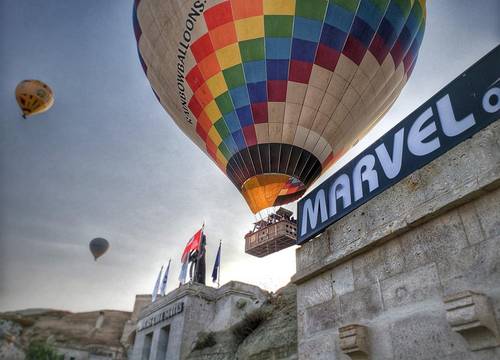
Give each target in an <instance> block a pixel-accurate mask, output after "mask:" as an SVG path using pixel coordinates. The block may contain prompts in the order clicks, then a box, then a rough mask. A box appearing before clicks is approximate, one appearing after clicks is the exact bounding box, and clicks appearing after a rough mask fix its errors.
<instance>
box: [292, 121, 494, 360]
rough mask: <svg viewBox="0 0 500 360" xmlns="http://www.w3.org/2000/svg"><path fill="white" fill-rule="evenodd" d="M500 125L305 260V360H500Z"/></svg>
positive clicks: (380, 202) (350, 218)
mask: <svg viewBox="0 0 500 360" xmlns="http://www.w3.org/2000/svg"><path fill="white" fill-rule="evenodd" d="M499 186H500V122H498V121H497V122H496V123H493V124H492V125H490V126H489V127H487V128H486V129H484V130H482V131H481V132H479V133H478V134H476V135H475V136H474V137H473V138H471V139H469V140H467V141H465V142H464V143H462V144H460V145H459V146H457V147H456V148H454V149H452V150H451V151H450V152H448V153H447V154H445V155H443V156H441V157H440V158H438V159H436V160H434V161H433V162H432V163H430V164H428V165H427V166H425V167H423V168H422V169H420V170H418V171H417V172H415V173H413V174H412V175H411V176H409V177H408V178H406V179H404V180H403V181H401V182H400V183H398V184H396V185H395V186H394V187H392V188H391V189H389V190H387V191H385V192H384V193H382V194H380V195H379V196H377V197H375V198H374V199H372V200H371V201H369V202H368V203H366V204H364V205H363V206H361V207H359V208H358V209H356V210H355V211H353V212H352V213H351V214H349V215H347V216H346V217H344V218H343V219H341V220H340V221H338V222H337V223H335V224H333V225H332V226H331V227H330V228H328V229H327V231H326V232H325V233H323V234H322V235H320V236H319V237H317V238H316V239H314V240H312V241H310V242H308V243H306V244H304V245H303V246H302V247H300V248H299V249H298V250H297V273H296V275H295V276H294V277H293V279H292V281H293V282H295V283H296V284H297V311H298V340H299V344H298V351H299V359H304V360H305V359H314V360H321V359H349V358H350V357H351V358H355V359H363V358H371V359H380V360H392V359H405V360H410V359H419V360H424V359H449V360H452V359H453V360H461V359H463V360H466V359H467V360H474V359H478V360H479V359H481V360H483V359H484V360H486V359H500V348H499V347H498V345H499V344H500V342H499V337H498V325H497V324H499V323H500V320H499V319H500V189H499Z"/></svg>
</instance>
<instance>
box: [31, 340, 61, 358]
mask: <svg viewBox="0 0 500 360" xmlns="http://www.w3.org/2000/svg"><path fill="white" fill-rule="evenodd" d="M63 359H64V355H59V354H58V353H57V351H56V349H54V347H53V346H52V345H50V344H48V343H47V342H42V341H32V342H31V343H30V344H29V346H28V350H27V352H26V360H63Z"/></svg>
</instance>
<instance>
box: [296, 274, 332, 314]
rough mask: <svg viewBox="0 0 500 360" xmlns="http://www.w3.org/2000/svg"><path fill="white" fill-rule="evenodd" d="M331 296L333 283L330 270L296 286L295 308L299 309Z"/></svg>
mask: <svg viewBox="0 0 500 360" xmlns="http://www.w3.org/2000/svg"><path fill="white" fill-rule="evenodd" d="M332 298H333V284H332V278H331V274H330V272H324V273H323V274H321V275H319V276H317V277H315V278H314V279H312V280H309V281H306V282H305V283H303V284H301V286H299V287H297V309H298V310H299V311H301V310H304V309H306V308H308V307H311V306H314V305H317V304H321V303H323V302H325V301H329V300H331V299H332Z"/></svg>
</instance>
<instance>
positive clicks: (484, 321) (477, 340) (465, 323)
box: [443, 291, 500, 350]
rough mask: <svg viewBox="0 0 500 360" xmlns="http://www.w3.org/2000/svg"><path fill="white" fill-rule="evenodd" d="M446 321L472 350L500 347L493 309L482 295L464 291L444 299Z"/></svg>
mask: <svg viewBox="0 0 500 360" xmlns="http://www.w3.org/2000/svg"><path fill="white" fill-rule="evenodd" d="M443 301H444V303H445V306H446V320H447V321H448V323H449V324H450V326H451V329H452V330H453V331H455V332H457V333H459V334H460V335H462V336H463V337H464V338H465V339H466V340H467V343H468V344H469V346H470V348H471V349H472V350H481V349H486V348H490V347H495V346H497V345H500V342H499V334H498V326H497V322H496V318H495V313H494V311H493V308H492V306H491V304H490V302H489V300H488V298H487V297H486V296H485V295H484V294H478V293H474V292H472V291H464V292H461V293H458V294H454V295H450V296H447V297H446V298H444V300H443Z"/></svg>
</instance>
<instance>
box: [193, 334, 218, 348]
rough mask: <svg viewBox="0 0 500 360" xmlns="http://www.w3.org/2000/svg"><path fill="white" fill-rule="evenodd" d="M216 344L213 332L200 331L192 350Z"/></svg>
mask: <svg viewBox="0 0 500 360" xmlns="http://www.w3.org/2000/svg"><path fill="white" fill-rule="evenodd" d="M215 344H217V341H216V340H215V335H214V333H213V332H208V333H207V332H201V333H199V334H198V339H197V340H196V344H195V345H194V348H193V350H202V349H205V348H208V347H212V346H214V345H215Z"/></svg>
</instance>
